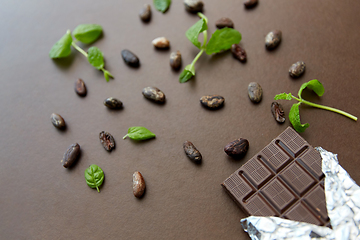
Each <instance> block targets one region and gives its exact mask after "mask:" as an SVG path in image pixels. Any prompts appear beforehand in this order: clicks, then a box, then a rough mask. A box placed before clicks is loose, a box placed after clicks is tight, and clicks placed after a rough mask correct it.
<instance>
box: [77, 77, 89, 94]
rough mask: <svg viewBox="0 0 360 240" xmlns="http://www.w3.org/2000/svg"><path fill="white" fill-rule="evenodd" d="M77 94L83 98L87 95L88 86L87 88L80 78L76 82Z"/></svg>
mask: <svg viewBox="0 0 360 240" xmlns="http://www.w3.org/2000/svg"><path fill="white" fill-rule="evenodd" d="M75 92H76V93H77V94H78V95H79V96H81V97H85V96H86V93H87V91H86V86H85V83H84V81H83V80H82V79H81V78H79V79H78V80H76V82H75Z"/></svg>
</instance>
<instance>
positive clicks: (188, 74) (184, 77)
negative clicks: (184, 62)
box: [179, 69, 194, 83]
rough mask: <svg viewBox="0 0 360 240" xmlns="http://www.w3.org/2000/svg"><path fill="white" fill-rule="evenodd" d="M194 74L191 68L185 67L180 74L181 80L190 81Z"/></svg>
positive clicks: (182, 81)
mask: <svg viewBox="0 0 360 240" xmlns="http://www.w3.org/2000/svg"><path fill="white" fill-rule="evenodd" d="M193 76H194V75H193V74H192V72H190V71H189V70H186V69H184V71H182V73H181V74H180V76H179V82H180V83H184V82H187V81H189V80H190V79H191V78H192V77H193Z"/></svg>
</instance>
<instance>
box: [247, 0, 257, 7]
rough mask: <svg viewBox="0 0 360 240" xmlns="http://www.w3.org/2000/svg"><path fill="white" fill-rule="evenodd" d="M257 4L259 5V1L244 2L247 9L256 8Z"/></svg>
mask: <svg viewBox="0 0 360 240" xmlns="http://www.w3.org/2000/svg"><path fill="white" fill-rule="evenodd" d="M257 3H258V0H246V1H245V2H244V5H245V7H246V8H253V7H255V6H256V4H257Z"/></svg>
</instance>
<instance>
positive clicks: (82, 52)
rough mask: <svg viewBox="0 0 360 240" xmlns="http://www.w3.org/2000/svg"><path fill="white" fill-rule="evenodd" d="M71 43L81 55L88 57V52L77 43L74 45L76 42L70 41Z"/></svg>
mask: <svg viewBox="0 0 360 240" xmlns="http://www.w3.org/2000/svg"><path fill="white" fill-rule="evenodd" d="M71 45H72V46H73V47H74V48H75V49H76V50H78V51H79V52H80V53H81V54H82V55H84V56H85V57H86V58H87V57H88V54H87V53H86V52H85V51H84V50H83V49H82V48H81V47H79V46H78V45H76V43H74V42H72V43H71Z"/></svg>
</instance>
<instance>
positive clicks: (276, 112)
mask: <svg viewBox="0 0 360 240" xmlns="http://www.w3.org/2000/svg"><path fill="white" fill-rule="evenodd" d="M271 113H272V115H273V116H274V118H275V120H276V121H277V122H278V123H284V122H285V113H284V110H283V107H282V106H281V104H280V103H277V102H273V103H272V104H271Z"/></svg>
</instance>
